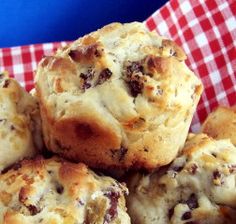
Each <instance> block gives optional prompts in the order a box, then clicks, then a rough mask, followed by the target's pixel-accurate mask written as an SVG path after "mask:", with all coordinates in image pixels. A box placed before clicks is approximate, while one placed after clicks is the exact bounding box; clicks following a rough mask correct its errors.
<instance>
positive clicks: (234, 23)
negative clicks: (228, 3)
mask: <svg viewBox="0 0 236 224" xmlns="http://www.w3.org/2000/svg"><path fill="white" fill-rule="evenodd" d="M225 23H226V26H227V27H228V30H229V31H233V30H234V29H236V19H235V18H234V17H231V18H229V19H227V20H226V21H225Z"/></svg>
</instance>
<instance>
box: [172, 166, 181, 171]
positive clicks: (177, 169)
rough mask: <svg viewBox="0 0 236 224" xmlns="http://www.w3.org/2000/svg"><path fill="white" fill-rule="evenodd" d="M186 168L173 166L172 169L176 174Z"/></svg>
mask: <svg viewBox="0 0 236 224" xmlns="http://www.w3.org/2000/svg"><path fill="white" fill-rule="evenodd" d="M183 168H184V167H183V166H173V167H172V168H171V169H172V170H174V171H175V172H180V171H181V170H182V169H183Z"/></svg>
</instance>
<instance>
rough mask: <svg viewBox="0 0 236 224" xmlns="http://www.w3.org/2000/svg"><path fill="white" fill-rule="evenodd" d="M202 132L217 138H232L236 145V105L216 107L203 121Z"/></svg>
mask: <svg viewBox="0 0 236 224" xmlns="http://www.w3.org/2000/svg"><path fill="white" fill-rule="evenodd" d="M202 132H204V133H206V134H207V135H209V136H211V137H212V138H215V139H230V140H231V142H232V143H233V144H234V145H236V107H234V108H228V107H224V106H219V107H218V108H216V109H215V110H214V111H213V112H212V113H210V114H209V115H208V117H207V119H206V120H205V122H204V123H203V125H202Z"/></svg>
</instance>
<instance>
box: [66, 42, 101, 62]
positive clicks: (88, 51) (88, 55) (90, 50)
mask: <svg viewBox="0 0 236 224" xmlns="http://www.w3.org/2000/svg"><path fill="white" fill-rule="evenodd" d="M98 48H99V45H98V43H93V44H90V45H87V46H79V47H77V49H75V50H71V51H70V52H69V56H70V57H71V59H72V60H73V61H75V62H81V63H91V62H92V61H93V60H94V58H95V57H96V58H100V57H101V56H102V50H100V49H98Z"/></svg>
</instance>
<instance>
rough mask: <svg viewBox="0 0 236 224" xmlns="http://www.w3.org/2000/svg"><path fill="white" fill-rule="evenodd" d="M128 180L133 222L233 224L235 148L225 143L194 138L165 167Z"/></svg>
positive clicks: (235, 213)
mask: <svg viewBox="0 0 236 224" xmlns="http://www.w3.org/2000/svg"><path fill="white" fill-rule="evenodd" d="M129 181H130V184H129V185H128V187H129V190H130V194H129V196H128V199H127V200H128V211H129V214H130V216H131V220H132V223H134V224H154V223H155V224H168V223H170V224H184V223H186V224H216V223H217V224H233V223H236V148H235V147H234V145H233V144H232V143H230V141H229V140H213V139H212V138H210V137H208V136H207V135H205V134H199V135H195V136H194V135H192V136H190V137H189V140H188V141H187V143H186V145H185V147H184V149H183V154H182V155H181V156H179V157H177V158H176V159H175V160H174V161H173V163H172V164H171V165H170V166H169V167H168V168H163V170H159V171H157V172H155V173H153V174H150V175H140V174H137V175H134V176H133V177H132V178H131V179H130V180H129Z"/></svg>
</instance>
